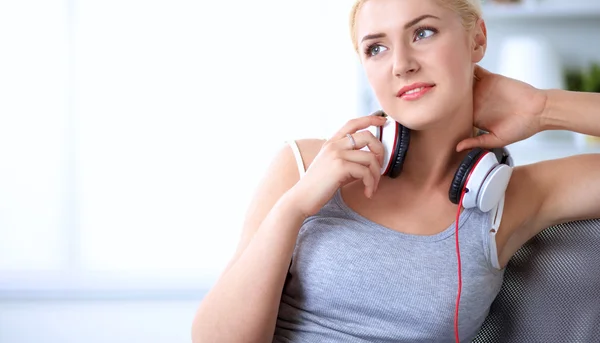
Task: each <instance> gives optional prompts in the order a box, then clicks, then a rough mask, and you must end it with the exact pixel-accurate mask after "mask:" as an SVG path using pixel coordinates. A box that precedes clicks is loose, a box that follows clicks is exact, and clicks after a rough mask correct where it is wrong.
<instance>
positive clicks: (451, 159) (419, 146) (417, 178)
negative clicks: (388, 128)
mask: <svg viewBox="0 0 600 343" xmlns="http://www.w3.org/2000/svg"><path fill="white" fill-rule="evenodd" d="M469 105H470V104H469ZM465 107H466V108H467V109H470V110H466V109H465ZM466 111H468V113H465V112H466ZM447 118H449V119H448V120H447V121H444V122H440V123H438V124H437V125H436V126H435V127H432V128H429V129H427V130H420V131H411V137H410V145H409V149H408V153H407V155H406V159H405V161H404V166H403V169H402V174H401V178H403V179H404V180H405V181H407V182H409V183H410V184H412V185H414V186H415V187H417V188H421V189H435V188H439V187H442V188H443V189H446V188H448V187H449V186H450V182H451V181H452V178H453V177H454V173H455V172H456V170H457V169H458V166H459V165H460V163H461V161H462V160H463V158H464V157H465V156H466V154H468V151H462V152H456V145H457V144H458V142H460V141H461V140H463V139H465V138H467V137H472V136H473V135H474V130H473V120H472V105H471V106H464V107H463V108H461V109H460V110H459V111H457V112H456V113H455V115H452V116H448V117H447Z"/></svg>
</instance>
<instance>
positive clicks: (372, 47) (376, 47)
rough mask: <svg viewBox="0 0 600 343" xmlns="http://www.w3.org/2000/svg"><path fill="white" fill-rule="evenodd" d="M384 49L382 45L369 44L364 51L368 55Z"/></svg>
mask: <svg viewBox="0 0 600 343" xmlns="http://www.w3.org/2000/svg"><path fill="white" fill-rule="evenodd" d="M384 49H386V47H384V46H383V45H379V44H373V45H369V46H368V47H367V49H366V51H365V54H366V55H367V56H369V57H371V56H375V55H377V54H379V53H380V52H383V51H384Z"/></svg>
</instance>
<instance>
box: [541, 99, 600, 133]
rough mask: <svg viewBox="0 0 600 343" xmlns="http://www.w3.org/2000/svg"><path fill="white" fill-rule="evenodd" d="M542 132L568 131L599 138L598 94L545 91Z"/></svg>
mask: <svg viewBox="0 0 600 343" xmlns="http://www.w3.org/2000/svg"><path fill="white" fill-rule="evenodd" d="M545 93H546V97H547V100H546V106H545V109H544V111H543V112H542V115H541V118H542V121H541V125H542V130H569V131H574V132H579V133H584V134H587V135H592V136H600V93H586V92H571V91H565V90H560V89H551V90H547V91H545Z"/></svg>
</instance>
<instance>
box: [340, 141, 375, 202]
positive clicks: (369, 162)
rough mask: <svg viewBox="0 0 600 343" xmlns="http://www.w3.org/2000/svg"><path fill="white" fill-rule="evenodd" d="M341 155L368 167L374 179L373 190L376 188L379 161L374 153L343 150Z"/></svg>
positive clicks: (347, 159) (349, 160) (345, 158)
mask: <svg viewBox="0 0 600 343" xmlns="http://www.w3.org/2000/svg"><path fill="white" fill-rule="evenodd" d="M341 157H342V158H343V159H344V160H346V161H348V162H353V163H358V164H361V165H363V166H365V167H367V168H369V170H370V172H371V175H373V179H374V181H375V183H374V186H373V192H375V191H376V190H377V186H378V185H379V180H380V179H381V161H380V160H379V158H378V157H377V156H375V154H373V153H372V152H369V151H362V150H344V151H342V152H341Z"/></svg>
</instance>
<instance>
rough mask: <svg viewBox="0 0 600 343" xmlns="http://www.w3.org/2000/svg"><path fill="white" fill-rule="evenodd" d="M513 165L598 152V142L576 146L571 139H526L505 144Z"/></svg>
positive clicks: (599, 150)
mask: <svg viewBox="0 0 600 343" xmlns="http://www.w3.org/2000/svg"><path fill="white" fill-rule="evenodd" d="M507 149H508V150H509V151H510V153H511V156H512V157H513V160H514V162H515V165H524V164H531V163H536V162H540V161H545V160H554V159H557V158H563V157H569V156H574V155H581V154H600V144H588V145H584V146H578V145H577V144H575V143H574V142H573V141H560V140H557V141H547V142H545V141H540V140H534V139H527V140H524V141H521V142H517V143H514V144H511V145H509V146H507Z"/></svg>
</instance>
